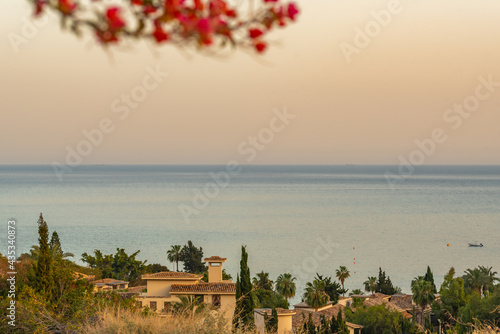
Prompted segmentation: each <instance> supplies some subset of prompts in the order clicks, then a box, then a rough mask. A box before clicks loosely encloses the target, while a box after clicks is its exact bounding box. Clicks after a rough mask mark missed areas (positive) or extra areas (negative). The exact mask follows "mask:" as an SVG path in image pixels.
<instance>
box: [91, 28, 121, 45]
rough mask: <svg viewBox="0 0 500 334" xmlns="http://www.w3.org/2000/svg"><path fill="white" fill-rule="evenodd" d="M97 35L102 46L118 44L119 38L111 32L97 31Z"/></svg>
mask: <svg viewBox="0 0 500 334" xmlns="http://www.w3.org/2000/svg"><path fill="white" fill-rule="evenodd" d="M95 33H96V36H97V38H98V39H99V42H101V43H102V44H108V43H114V42H118V37H117V36H116V35H115V34H114V33H113V32H111V31H109V30H104V31H101V30H96V31H95Z"/></svg>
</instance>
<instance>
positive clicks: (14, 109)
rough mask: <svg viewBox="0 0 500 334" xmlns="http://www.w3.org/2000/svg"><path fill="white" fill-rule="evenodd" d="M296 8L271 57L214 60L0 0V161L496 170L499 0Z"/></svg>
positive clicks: (318, 0) (335, 2)
mask: <svg viewBox="0 0 500 334" xmlns="http://www.w3.org/2000/svg"><path fill="white" fill-rule="evenodd" d="M297 3H298V4H299V7H300V8H301V11H302V13H301V15H300V16H299V18H298V20H297V22H296V23H295V24H293V25H290V26H289V27H287V28H285V29H282V30H278V31H276V32H273V33H271V35H270V36H269V40H271V41H272V43H273V45H272V46H271V47H270V48H269V50H268V51H267V52H266V53H265V54H264V55H262V56H255V55H254V53H252V52H248V51H245V50H236V51H234V52H229V53H228V52H226V53H224V54H223V55H220V56H219V55H217V56H208V55H206V54H200V53H198V52H195V51H188V52H186V51H181V50H179V49H177V48H175V47H173V46H168V45H166V46H162V47H156V46H154V45H153V44H152V43H151V44H149V43H140V44H136V45H132V46H127V47H125V46H124V47H118V48H115V49H114V50H112V51H111V52H105V51H103V50H102V49H101V48H100V47H99V46H98V45H97V44H96V42H95V41H94V40H93V38H91V37H87V38H82V39H78V38H76V37H75V36H74V35H72V34H70V33H68V32H67V31H62V30H61V29H60V25H59V21H58V19H57V18H56V17H53V16H49V17H47V19H46V20H42V21H34V20H33V19H32V16H31V8H30V7H29V6H28V3H27V1H25V0H2V1H1V2H0V22H1V23H0V50H1V51H0V113H1V122H0V164H53V163H56V162H57V163H61V164H63V165H64V164H69V163H72V164H101V163H103V164H226V163H227V162H228V161H232V160H233V161H234V160H236V161H238V162H241V163H247V164H351V163H353V164H391V165H396V164H400V163H401V162H402V161H410V162H411V163H414V164H500V126H499V124H500V113H499V104H500V64H499V62H498V60H499V59H500V44H499V43H498V36H500V21H499V20H498V13H499V12H500V2H499V1H494V0H488V1H487V0H479V1H463V0H441V1H435V0H420V1H409V0H401V1H398V0H391V1H379V0H373V1H347V0H308V1H304V0H303V1H297ZM387 13H389V16H388V15H387ZM27 22H31V23H33V22H34V23H37V24H38V27H36V28H35V29H34V30H33V29H32V30H29V29H28V28H26V26H27V25H29V24H30V23H27ZM19 36H21V37H22V38H24V39H23V43H21V44H16V43H14V42H13V39H15V40H16V41H19V38H18V37H19ZM16 38H17V39H16ZM151 72H156V73H157V74H156V78H157V79H156V80H155V79H154V78H155V77H154V76H151V74H150V73H151ZM158 73H160V74H158ZM145 82H146V83H145ZM145 85H147V86H148V87H149V88H150V90H145V89H144V88H143V87H144V86H145ZM153 86H154V87H153ZM141 92H142V93H144V92H146V93H145V95H141ZM132 93H135V94H136V95H135V96H136V97H137V99H134V100H133V101H131V104H128V105H127V104H126V102H124V100H123V96H124V95H125V96H127V95H128V96H132V95H131V94H132ZM97 129H100V130H97ZM102 129H104V130H105V131H104V130H102ZM96 131H97V132H96ZM85 133H86V134H87V136H86V135H85ZM89 133H90V134H93V135H94V136H93V137H92V135H89ZM99 133H100V134H99ZM101 134H102V136H101ZM88 136H90V138H92V140H93V142H91V141H90V140H89V139H88Z"/></svg>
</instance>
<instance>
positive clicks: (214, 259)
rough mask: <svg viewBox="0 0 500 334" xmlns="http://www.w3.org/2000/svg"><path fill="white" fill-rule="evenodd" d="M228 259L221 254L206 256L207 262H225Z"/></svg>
mask: <svg viewBox="0 0 500 334" xmlns="http://www.w3.org/2000/svg"><path fill="white" fill-rule="evenodd" d="M226 260H227V259H226V258H225V257H220V256H210V257H206V258H205V262H225V261H226Z"/></svg>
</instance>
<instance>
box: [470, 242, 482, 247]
mask: <svg viewBox="0 0 500 334" xmlns="http://www.w3.org/2000/svg"><path fill="white" fill-rule="evenodd" d="M469 247H483V244H482V243H478V242H473V243H470V242H469Z"/></svg>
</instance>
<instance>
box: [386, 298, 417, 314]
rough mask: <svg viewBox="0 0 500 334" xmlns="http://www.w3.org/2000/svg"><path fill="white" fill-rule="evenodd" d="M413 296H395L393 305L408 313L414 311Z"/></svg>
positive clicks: (392, 301) (392, 300)
mask: <svg viewBox="0 0 500 334" xmlns="http://www.w3.org/2000/svg"><path fill="white" fill-rule="evenodd" d="M412 298H413V297H412V295H394V296H392V297H391V303H393V304H394V305H396V306H398V307H400V308H402V309H403V310H406V311H412V310H413V308H414V306H415V305H413V303H412Z"/></svg>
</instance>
